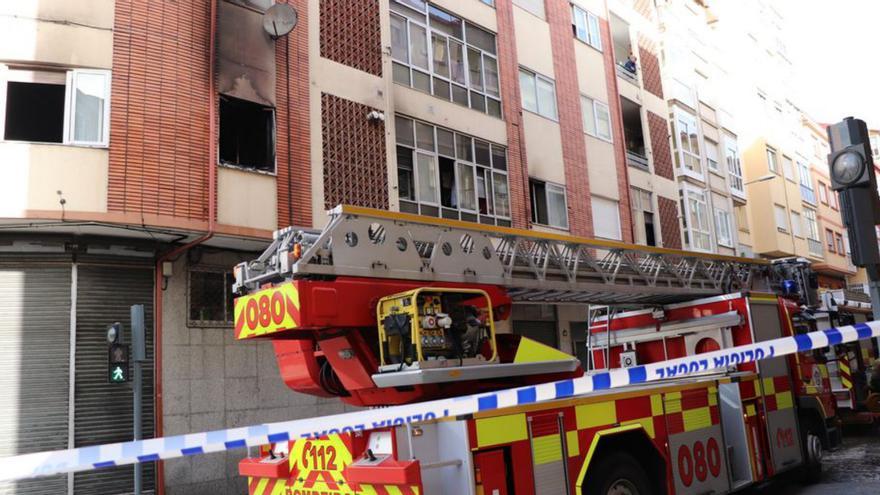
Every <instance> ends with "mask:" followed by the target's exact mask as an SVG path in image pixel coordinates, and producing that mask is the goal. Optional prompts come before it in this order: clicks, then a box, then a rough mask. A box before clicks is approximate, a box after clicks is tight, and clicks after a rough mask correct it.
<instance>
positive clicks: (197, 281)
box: [189, 269, 234, 325]
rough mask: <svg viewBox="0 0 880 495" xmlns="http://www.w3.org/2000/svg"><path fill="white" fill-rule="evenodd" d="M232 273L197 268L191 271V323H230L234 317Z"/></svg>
mask: <svg viewBox="0 0 880 495" xmlns="http://www.w3.org/2000/svg"><path fill="white" fill-rule="evenodd" d="M232 283H233V278H232V273H231V272H228V271H223V270H206V269H197V270H191V271H190V272H189V320H190V323H191V324H207V323H213V324H223V325H225V324H229V323H232V320H233V319H234V314H233V299H232Z"/></svg>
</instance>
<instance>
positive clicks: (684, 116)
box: [673, 108, 705, 181]
mask: <svg viewBox="0 0 880 495" xmlns="http://www.w3.org/2000/svg"><path fill="white" fill-rule="evenodd" d="M673 115H674V117H675V126H674V131H675V139H674V140H673V143H674V144H675V153H676V157H677V158H678V160H677V165H678V168H679V171H680V172H681V173H682V174H684V175H687V176H690V177H693V178H695V179H697V180H700V181H703V180H705V175H703V165H702V158H701V153H700V148H699V147H700V132H699V128H698V127H697V118H696V117H695V116H694V115H691V114H690V113H688V112H686V111H684V110H682V109H680V108H676V109H675V111H674V112H673ZM682 125H684V126H686V127H687V128H686V129H682ZM691 126H693V132H694V133H695V134H696V135H697V140H696V145H697V149H696V151H695V150H692V149H690V148H691V142H690V138H688V142H687V147H688V149H684V145H683V144H682V142H681V133H682V130H684V131H685V132H686V133H687V135H688V136H689V137H690V135H691V132H690V127H691ZM686 158H689V159H690V160H691V163H693V164H695V165H696V166H697V167H699V168H700V169H699V170H691V169H690V168H688V166H687V165H686V163H687V162H686V160H685V159H686Z"/></svg>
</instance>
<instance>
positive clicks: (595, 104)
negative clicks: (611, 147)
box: [581, 94, 614, 143]
mask: <svg viewBox="0 0 880 495" xmlns="http://www.w3.org/2000/svg"><path fill="white" fill-rule="evenodd" d="M587 108H589V109H590V113H589V115H588V114H587V112H586V111H585V110H586V109H587ZM600 110H601V111H602V112H604V114H605V116H606V118H607V120H608V135H607V136H603V135H602V134H600V132H599V128H600V126H599V111H600ZM588 116H591V117H592V120H593V130H594V132H590V131H589V130H588V129H587V120H588V118H587V117H588ZM581 120H582V121H583V125H584V132H585V133H586V134H589V135H590V136H593V137H594V138H596V139H601V140H603V141H607V142H609V143H614V140H613V139H612V132H611V128H612V126H611V110H610V109H609V108H608V105H607V104H606V103H604V102H601V101H599V100H596V99H594V98H590V97H589V96H587V95H584V94H582V95H581Z"/></svg>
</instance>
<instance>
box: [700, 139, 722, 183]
mask: <svg viewBox="0 0 880 495" xmlns="http://www.w3.org/2000/svg"><path fill="white" fill-rule="evenodd" d="M703 148H705V150H706V168H707V169H709V171H710V172H715V173H716V174H719V175H720V174H721V165H720V163H719V161H718V160H719V157H718V143H717V142H715V141H714V140H712V139H709V138H703ZM710 150H712V151H714V152H715V157H714V158H712V157H711V156H710V155H711V154H712V153H710ZM713 163H714V164H715V165H714V166H713V165H712V164H713Z"/></svg>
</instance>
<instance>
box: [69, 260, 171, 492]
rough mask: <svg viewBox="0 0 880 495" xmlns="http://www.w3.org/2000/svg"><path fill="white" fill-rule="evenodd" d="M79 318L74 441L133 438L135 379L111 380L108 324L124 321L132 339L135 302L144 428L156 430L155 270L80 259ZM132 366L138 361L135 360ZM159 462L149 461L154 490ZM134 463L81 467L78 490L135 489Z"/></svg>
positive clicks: (147, 485)
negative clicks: (142, 353)
mask: <svg viewBox="0 0 880 495" xmlns="http://www.w3.org/2000/svg"><path fill="white" fill-rule="evenodd" d="M77 279H78V283H77V286H78V288H77V307H76V310H77V321H76V392H75V398H74V409H75V425H76V429H75V432H76V434H75V444H76V446H77V447H83V446H88V445H96V444H103V443H110V442H123V441H128V440H131V439H132V438H133V432H132V414H133V410H132V397H133V396H132V394H133V390H132V384H131V382H129V383H126V384H110V383H108V380H107V327H108V326H109V325H110V324H111V323H113V322H116V321H118V322H120V323H122V325H123V328H124V334H125V339H126V340H125V342H126V343H130V342H131V328H130V307H131V305H133V304H143V305H144V313H145V316H146V328H147V360H148V363H147V364H146V365H145V366H144V405H143V418H144V425H143V431H144V436H145V437H146V438H150V437H151V436H152V432H153V397H154V395H153V364H152V363H153V318H152V316H153V270H152V269H151V268H148V267H142V266H122V267H121V266H96V265H79V266H78V277H77ZM132 366H133V364H132ZM154 468H155V466H154V464H153V463H148V464H145V465H144V477H143V479H144V489H145V490H153V487H154V484H155V474H154V473H155V469H154ZM133 487H134V470H133V468H132V467H131V466H122V467H117V468H109V469H101V470H98V471H90V472H82V473H76V474H75V475H74V491H75V493H76V494H77V495H80V494H83V495H88V494H101V495H110V494H118V493H130V492H132V491H133Z"/></svg>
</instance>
